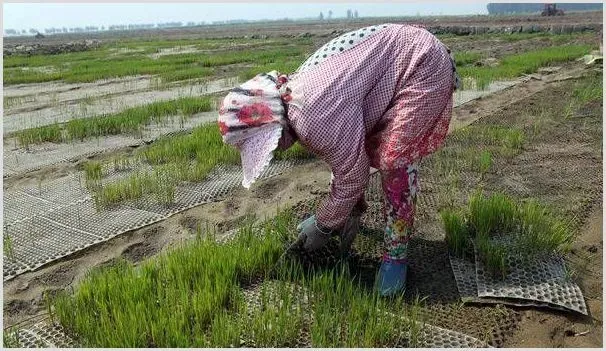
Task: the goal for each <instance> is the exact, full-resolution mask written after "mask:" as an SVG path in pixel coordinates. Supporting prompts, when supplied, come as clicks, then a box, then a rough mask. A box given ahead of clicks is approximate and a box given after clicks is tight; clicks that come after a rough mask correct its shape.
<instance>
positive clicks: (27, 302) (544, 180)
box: [3, 66, 603, 347]
mask: <svg viewBox="0 0 606 351" xmlns="http://www.w3.org/2000/svg"><path fill="white" fill-rule="evenodd" d="M569 69H570V71H569V72H570V73H569V74H568V76H569V78H570V77H574V76H578V75H579V74H580V73H583V71H585V70H586V69H585V68H579V66H572V67H569ZM565 76H566V75H564V78H566V77H565ZM575 82H576V81H575V80H574V79H567V80H566V79H564V80H561V81H557V80H556V81H555V82H548V81H544V80H542V81H537V80H530V81H528V82H526V83H524V84H522V85H520V86H518V87H516V88H514V89H509V90H506V91H504V92H502V93H500V94H497V95H493V96H490V97H488V98H484V99H481V100H477V101H474V102H471V103H468V104H465V105H463V106H461V107H460V108H456V109H455V111H454V116H453V127H454V126H462V125H466V124H469V123H471V122H473V121H475V120H477V119H480V120H481V121H490V120H493V122H494V120H497V121H499V120H510V121H515V122H516V123H517V122H521V123H522V124H524V119H523V118H526V122H528V119H529V118H532V116H534V114H535V112H537V111H543V110H549V111H552V113H557V111H558V110H560V111H561V110H562V109H563V107H564V106H559V105H557V104H555V105H554V101H560V102H561V100H562V99H561V96H562V95H563V94H565V92H566V91H570V89H572V87H573V86H574V84H575ZM587 108H588V109H589V111H590V112H591V113H593V114H598V113H599V116H600V119H599V122H600V127H599V130H596V128H598V127H597V125H595V124H594V123H589V122H587V121H585V123H583V124H582V125H583V127H582V128H580V129H578V130H574V132H575V133H578V135H580V136H579V137H574V136H573V137H568V138H564V139H563V138H562V136H564V135H567V134H570V132H571V131H570V130H567V129H564V130H562V131H561V132H560V133H553V135H552V136H551V137H546V138H544V139H537V140H535V141H533V144H532V147H530V148H529V149H528V150H525V152H524V153H523V154H522V155H520V156H519V157H518V158H517V160H518V161H519V162H516V160H514V162H512V163H511V164H509V165H508V167H506V168H505V169H504V170H501V171H495V172H494V173H492V174H491V175H490V177H489V179H488V181H489V185H490V186H494V187H495V188H500V189H502V188H506V189H508V190H510V191H512V192H514V193H516V192H517V193H518V194H523V193H524V191H528V192H530V193H531V194H533V195H536V194H537V193H538V194H539V195H541V196H542V197H544V198H545V199H547V200H550V199H553V202H554V203H559V202H558V201H563V200H565V199H566V198H567V197H565V196H568V197H570V198H574V197H573V195H574V191H575V190H576V191H577V192H578V191H579V190H583V194H585V191H591V192H592V195H591V196H589V197H588V196H585V197H582V198H579V203H580V202H583V201H584V202H583V203H580V204H579V205H578V206H572V205H571V206H567V208H569V209H570V210H571V211H573V212H575V213H578V215H579V218H580V219H581V221H580V222H581V225H580V230H579V238H578V240H577V242H576V244H575V248H574V251H573V254H572V255H571V258H570V260H571V262H572V264H573V266H574V267H576V272H577V279H578V282H579V284H580V285H581V286H582V289H583V291H584V293H585V297H586V301H587V304H588V306H589V310H590V313H591V316H590V317H589V318H580V317H577V316H573V315H570V314H565V313H559V312H552V311H541V310H537V309H532V308H526V309H522V308H504V307H502V306H501V307H496V308H494V307H485V306H475V305H474V306H465V307H464V308H459V307H456V306H457V305H456V303H455V302H453V301H452V300H453V299H452V297H449V296H445V295H444V296H441V295H440V292H439V291H438V290H439V289H437V287H436V285H435V281H434V282H432V281H431V280H434V279H429V280H428V279H426V278H424V277H426V276H427V275H424V274H422V273H423V272H419V271H417V272H416V273H415V272H414V271H413V272H411V279H410V281H409V290H410V291H417V292H421V293H427V294H428V295H433V296H434V298H435V299H436V301H439V300H446V301H442V302H441V303H446V304H447V305H440V306H442V307H440V308H441V310H440V311H441V314H442V317H437V320H436V321H435V323H436V324H441V323H442V325H443V326H444V327H449V328H455V327H456V329H457V330H459V331H463V332H468V333H470V334H472V335H474V334H475V335H474V336H477V337H482V335H477V334H478V333H480V332H479V329H478V328H476V327H474V326H479V325H485V327H486V328H487V332H488V333H493V338H495V335H494V334H499V335H498V338H500V340H499V342H498V345H499V346H509V347H533V346H541V347H562V346H571V347H575V346H579V347H581V346H583V347H599V346H601V345H602V338H601V336H602V309H601V306H602V262H601V257H602V250H603V249H602V246H603V242H602V230H601V221H602V206H601V196H598V195H600V194H601V156H600V157H599V158H597V157H596V156H595V152H596V150H595V147H596V145H593V144H592V142H593V143H594V144H595V140H594V139H595V138H596V137H598V141H601V133H602V131H601V116H602V105H601V104H600V105H599V106H589V107H587ZM591 113H590V114H591ZM584 114H587V113H584ZM520 116H522V117H520ZM519 118H522V119H521V120H520V119H519ZM594 122H595V121H594ZM596 133H597V134H596ZM574 135H577V134H574ZM564 140H566V142H563V141H564ZM535 142H536V144H534V143H535ZM588 143H589V144H591V145H589V146H587V144H588ZM598 150H601V148H600V147H599V146H598ZM547 151H548V152H547ZM550 154H551V155H556V156H557V157H560V158H562V157H564V159H566V160H576V162H568V163H563V164H562V165H561V167H559V168H555V167H554V166H553V165H554V159H553V157H552V158H549V157H548V156H549V155H550ZM546 155H547V156H546ZM106 156H109V155H106ZM580 156H581V157H580ZM528 160H535V161H536V160H538V162H528ZM73 167H75V165H71V166H70V167H68V168H65V169H61V170H55V171H57V173H55V171H51V170H46V171H47V172H49V174H48V177H49V179H50V178H53V177H57V176H58V175H59V174H64V173H65V172H69V171H71V170H73ZM598 168H599V173H598ZM576 170H585V172H586V173H585V176H584V178H583V181H582V182H577V181H576V179H578V177H579V171H576ZM44 171H45V170H42V172H44ZM554 172H555V173H557V174H561V175H562V176H561V177H558V176H554ZM587 172H590V173H591V174H592V176H591V177H588V176H587ZM533 175H534V176H533ZM598 175H599V177H598ZM575 177H576V178H575ZM328 178H329V170H328V169H327V167H326V166H325V165H324V164H323V163H321V162H319V161H315V162H312V163H310V164H307V165H305V166H302V167H296V168H294V169H291V170H289V171H287V172H285V173H284V174H282V175H280V176H278V177H274V178H271V179H268V180H266V181H263V182H261V183H259V184H257V185H256V186H255V187H254V188H253V189H252V191H250V192H249V191H246V190H243V189H236V190H234V191H233V192H232V193H231V194H230V196H229V197H228V198H226V199H224V200H222V201H218V202H215V203H211V204H206V205H202V206H199V207H196V208H193V209H190V210H187V211H184V212H182V213H180V214H177V215H175V216H173V217H171V218H170V219H168V220H166V221H163V222H161V223H157V224H154V225H151V226H148V227H145V228H142V229H140V230H136V231H133V232H130V233H126V234H124V235H121V236H119V237H117V238H114V239H112V240H110V241H108V242H105V243H102V244H99V245H96V246H94V247H91V248H89V249H87V250H85V251H82V252H79V253H77V254H75V255H72V256H70V257H67V258H64V259H62V260H60V261H57V262H54V263H52V264H50V265H48V266H46V267H43V268H41V269H39V270H37V271H36V272H30V273H25V274H22V275H20V276H18V277H16V278H15V279H12V280H11V281H8V282H5V283H4V296H3V297H4V322H5V326H8V325H13V324H15V323H19V322H23V321H26V320H28V319H31V318H36V316H38V315H40V314H43V313H44V311H45V307H44V303H43V300H42V293H43V291H45V290H51V291H52V290H58V289H66V288H68V289H69V288H71V287H73V286H75V284H77V282H78V281H79V280H81V279H82V278H83V277H84V275H85V273H86V271H87V270H88V269H89V268H92V267H98V266H103V265H107V264H110V263H111V262H112V261H114V260H115V259H117V258H119V257H123V258H126V259H128V260H131V261H133V262H139V261H141V260H143V259H145V258H148V257H151V256H153V255H156V254H158V253H160V252H162V251H164V250H167V249H169V248H171V247H174V246H175V245H179V244H180V243H182V242H184V241H187V240H188V239H191V238H193V237H194V236H195V232H196V230H198V228H203V227H204V226H205V225H206V223H210V224H213V225H216V227H217V228H218V229H219V231H220V232H224V231H226V230H229V229H232V228H235V227H236V226H237V225H238V224H239V223H241V222H242V221H243V220H245V219H246V218H248V217H250V216H253V215H254V216H256V217H258V218H263V217H271V216H272V215H273V214H275V211H276V206H277V205H279V206H280V207H290V206H293V205H296V204H300V203H301V202H304V201H309V199H310V198H314V197H318V196H321V195H322V194H325V193H326V190H327V186H328ZM428 178H431V175H428ZM598 178H599V179H598ZM520 179H522V180H523V181H520ZM548 180H553V182H551V183H550V182H548ZM422 181H423V179H422ZM23 183H27V178H24V179H21V180H20V181H16V182H14V183H13V184H12V185H13V186H14V185H17V184H19V185H22V184H23ZM577 183H578V184H577ZM512 184H514V185H515V186H514V187H511V185H512ZM520 184H521V185H522V186H521V185H520ZM575 186H576V187H575ZM508 187H509V188H508ZM427 190H428V191H427V193H428V194H431V186H429V187H428V189H427ZM535 190H536V192H535ZM562 194H563V195H564V196H559V195H562ZM581 200H582V201H581ZM425 203H427V202H425ZM421 212H422V213H420V216H419V219H418V220H417V223H419V226H420V227H421V229H420V230H421V231H425V232H433V231H434V230H435V229H436V227H435V223H434V222H432V221H431V220H430V219H431V218H432V217H435V216H433V215H431V214H428V213H427V212H428V211H421ZM434 212H435V211H434ZM434 215H435V213H434ZM424 226H425V227H424ZM424 245H425V246H424ZM428 245H429V246H428ZM440 245H442V246H440ZM417 247H418V248H419V249H421V251H423V250H428V249H432V250H438V252H442V253H443V252H444V251H443V250H440V248H442V249H444V246H443V244H440V241H439V240H438V241H436V239H435V238H434V239H431V240H427V241H424V242H421V243H420V245H419V246H417ZM425 252H427V251H425ZM432 257H434V261H435V262H434V263H435V264H436V265H438V266H443V265H448V263H447V262H446V261H441V260H443V259H444V257H442V256H439V255H435V256H433V255H432ZM437 257H442V258H440V259H438V258H437ZM438 261H439V262H438ZM440 262H441V263H440ZM440 270H441V271H444V269H443V267H442V268H440ZM437 271H438V269H436V271H435V272H431V271H429V274H438V275H439V274H440V272H437ZM425 273H427V272H425ZM448 279H450V280H449V281H450V282H451V283H452V277H450V278H448ZM411 284H412V286H415V289H411V288H410V286H411ZM440 285H444V281H442V282H441V283H440ZM436 289H437V290H436ZM445 306H446V307H445ZM500 314H504V315H507V318H506V320H507V321H508V323H509V324H508V325H505V326H501V327H499V328H500V329H501V330H498V331H495V330H493V329H494V327H495V323H497V322H498V321H499V320H505V319H499V318H502V317H497V315H499V316H500ZM474 321H475V322H474ZM516 325H517V326H516ZM491 328H492V329H491Z"/></svg>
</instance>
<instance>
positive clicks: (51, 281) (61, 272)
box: [32, 263, 74, 286]
mask: <svg viewBox="0 0 606 351" xmlns="http://www.w3.org/2000/svg"><path fill="white" fill-rule="evenodd" d="M73 268H74V264H73V263H68V264H64V265H61V266H59V267H58V268H57V269H55V270H53V271H51V272H48V273H45V274H43V275H41V276H39V277H36V278H34V279H33V280H32V283H35V284H42V285H45V286H68V285H69V284H71V283H72V281H73V280H74V272H73Z"/></svg>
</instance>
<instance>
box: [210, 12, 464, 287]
mask: <svg viewBox="0 0 606 351" xmlns="http://www.w3.org/2000/svg"><path fill="white" fill-rule="evenodd" d="M449 54H450V52H449V50H448V49H447V48H446V47H445V46H444V45H443V44H442V43H441V42H440V41H439V40H438V39H437V38H436V37H434V36H433V35H432V34H431V33H429V32H427V31H426V30H424V29H420V28H416V27H412V26H407V25H395V24H385V25H377V26H370V27H366V28H362V29H360V30H357V31H353V32H349V33H346V34H343V35H342V36H340V37H338V38H336V39H333V40H332V41H330V42H329V43H327V44H326V45H324V46H323V47H321V48H320V49H319V50H318V51H316V52H315V53H314V54H313V55H312V56H310V57H309V58H308V59H307V60H306V61H305V62H304V63H303V65H302V66H301V67H300V68H299V69H298V70H297V71H296V72H295V73H294V74H292V75H291V76H290V77H287V76H283V75H278V73H277V72H275V71H274V72H270V73H267V74H260V75H258V76H256V77H255V78H253V79H251V80H250V81H248V82H246V83H244V84H242V85H241V86H240V87H238V88H236V89H233V90H232V91H231V92H230V93H229V94H228V95H227V96H226V97H225V99H224V101H223V103H222V105H221V108H220V110H219V126H220V130H221V133H222V135H223V140H224V142H226V143H229V144H231V145H234V146H236V147H237V148H238V149H239V150H240V152H241V157H242V167H243V173H244V180H243V182H242V185H243V186H244V187H246V188H248V187H249V186H250V185H251V183H252V182H254V180H255V179H256V178H257V177H258V176H259V175H260V174H261V172H262V171H263V169H264V168H265V167H266V166H267V165H268V164H269V162H270V160H271V158H272V154H273V151H274V150H275V149H276V148H278V147H279V148H280V149H286V148H288V147H289V146H291V145H292V144H293V143H294V142H295V141H297V140H298V141H299V142H300V143H301V144H302V145H304V146H305V147H306V148H307V149H308V150H310V151H312V152H313V153H315V154H316V155H317V156H319V157H320V158H322V159H323V160H324V161H325V162H326V163H328V165H329V166H330V168H331V171H332V173H333V180H332V182H331V189H330V195H329V196H328V198H326V199H325V200H324V201H323V202H322V204H321V205H320V206H319V207H318V209H317V211H316V214H315V215H314V216H312V217H310V218H308V219H307V220H305V221H303V222H302V223H301V224H300V225H299V227H298V229H299V232H300V234H299V239H298V242H299V243H300V244H301V245H302V246H303V248H305V249H306V250H310V251H311V250H316V249H318V248H320V247H322V246H323V245H324V244H326V242H327V241H328V239H329V238H330V236H331V235H334V234H337V233H340V234H341V236H342V239H341V240H342V248H344V249H349V246H350V245H351V241H352V240H353V238H354V236H355V235H356V233H357V231H358V226H359V218H360V216H361V214H362V212H363V211H364V209H365V203H364V192H365V189H366V187H367V184H368V179H369V171H370V167H374V168H376V169H378V170H379V171H380V172H381V180H382V185H383V191H384V194H385V210H386V211H385V212H386V222H387V223H386V226H385V246H386V252H385V254H384V257H383V263H382V265H381V268H380V271H379V277H378V288H379V291H380V293H381V294H382V295H384V296H387V295H393V294H395V293H398V292H401V291H402V289H403V288H404V286H405V281H406V272H407V265H408V263H407V255H406V252H407V244H408V241H409V239H410V237H411V234H412V229H413V219H414V212H415V202H416V195H417V192H418V167H417V163H418V161H419V160H420V159H421V158H422V157H423V156H426V155H428V154H429V153H431V152H433V151H435V150H436V149H437V148H438V147H439V146H440V145H441V143H442V141H443V139H444V137H445V136H446V133H447V131H448V125H449V122H450V118H451V113H452V95H453V90H454V89H455V85H456V84H457V82H458V79H457V77H456V72H455V67H454V61H453V60H452V59H451V57H450V55H449Z"/></svg>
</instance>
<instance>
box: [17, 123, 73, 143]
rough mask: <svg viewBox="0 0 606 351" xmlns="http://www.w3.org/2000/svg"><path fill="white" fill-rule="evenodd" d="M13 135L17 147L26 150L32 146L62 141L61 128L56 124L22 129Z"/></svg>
mask: <svg viewBox="0 0 606 351" xmlns="http://www.w3.org/2000/svg"><path fill="white" fill-rule="evenodd" d="M14 135H15V137H16V138H17V141H18V142H19V145H21V146H23V147H26V148H27V147H29V146H30V145H32V144H41V143H45V142H51V143H59V142H62V141H63V140H64V136H63V127H62V126H61V125H60V124H58V123H54V124H50V125H47V126H42V127H36V128H30V129H23V130H20V131H18V132H16V133H15V134H14Z"/></svg>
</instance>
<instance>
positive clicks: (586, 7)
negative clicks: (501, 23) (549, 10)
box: [486, 3, 603, 15]
mask: <svg viewBox="0 0 606 351" xmlns="http://www.w3.org/2000/svg"><path fill="white" fill-rule="evenodd" d="M556 5H557V8H558V9H561V10H564V11H566V12H569V11H601V10H602V9H603V5H602V4H601V3H584V4H583V3H556ZM544 7H545V4H543V3H489V4H488V5H487V6H486V8H487V9H488V13H489V14H491V15H504V14H508V13H509V14H511V13H538V12H541V11H543V8H544Z"/></svg>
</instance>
